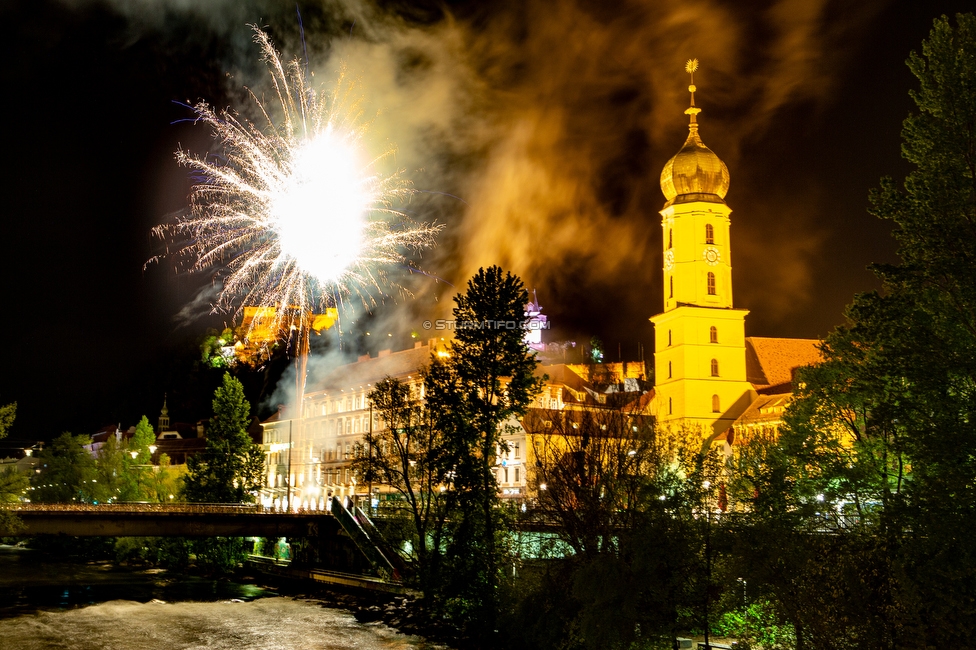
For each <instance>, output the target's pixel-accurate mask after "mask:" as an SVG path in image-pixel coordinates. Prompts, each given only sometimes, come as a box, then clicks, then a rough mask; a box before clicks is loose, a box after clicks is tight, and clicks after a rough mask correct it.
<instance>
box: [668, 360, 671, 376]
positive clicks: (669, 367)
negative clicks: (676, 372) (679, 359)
mask: <svg viewBox="0 0 976 650" xmlns="http://www.w3.org/2000/svg"><path fill="white" fill-rule="evenodd" d="M668 379H671V362H670V361H668Z"/></svg>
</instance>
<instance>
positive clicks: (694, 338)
mask: <svg viewBox="0 0 976 650" xmlns="http://www.w3.org/2000/svg"><path fill="white" fill-rule="evenodd" d="M697 68H698V61H697V59H692V60H690V61H688V64H687V65H686V66H685V69H686V71H687V72H688V73H689V74H691V85H690V86H689V87H688V90H689V92H690V93H691V106H690V107H689V108H688V109H687V110H686V111H685V114H687V115H688V116H689V117H690V123H689V124H688V131H689V132H688V139H687V140H686V141H685V144H684V146H683V147H682V148H681V150H680V151H679V152H678V153H677V154H675V155H674V157H672V158H671V160H669V161H668V162H667V164H666V165H665V166H664V170H663V171H662V172H661V190H662V191H663V192H664V196H665V198H666V199H667V202H666V203H665V204H664V209H663V210H661V217H662V221H661V225H662V227H663V229H664V232H663V242H664V255H663V259H664V311H663V312H662V313H660V314H657V315H656V316H653V317H652V318H651V322H653V323H654V339H655V345H654V371H655V411H656V414H657V416H658V419H659V420H661V421H663V422H665V423H669V424H670V425H672V426H677V427H684V428H686V429H688V431H689V433H692V432H695V431H698V432H700V433H701V435H702V437H703V438H710V437H712V436H714V435H716V434H719V433H721V432H722V431H724V430H725V429H726V428H727V427H728V426H729V425H731V424H732V422H733V421H734V419H735V417H736V416H737V415H738V414H739V413H741V412H742V411H743V410H744V409H745V407H746V406H747V405H748V404H749V403H751V401H752V399H753V398H754V397H755V392H754V390H753V388H752V385H751V384H750V383H749V382H747V381H746V365H745V318H746V315H747V314H748V313H749V312H748V310H745V309H735V308H733V306H732V252H731V246H730V240H729V224H730V221H729V215H730V214H731V213H732V210H731V209H730V208H729V206H728V205H727V204H726V203H725V195H726V193H727V192H728V189H729V170H728V168H727V167H726V166H725V163H724V162H722V160H721V159H720V158H719V157H718V156H716V155H715V154H714V153H713V152H712V150H711V149H709V148H708V147H706V146H705V144H704V143H703V142H702V140H701V138H700V137H699V135H698V120H697V116H698V113H700V112H701V109H699V108H697V107H696V106H695V90H696V88H695V82H694V79H695V76H694V73H695V70H696V69H697Z"/></svg>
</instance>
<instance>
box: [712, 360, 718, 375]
mask: <svg viewBox="0 0 976 650" xmlns="http://www.w3.org/2000/svg"><path fill="white" fill-rule="evenodd" d="M712 377H718V359H712Z"/></svg>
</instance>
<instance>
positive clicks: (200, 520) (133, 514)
mask: <svg viewBox="0 0 976 650" xmlns="http://www.w3.org/2000/svg"><path fill="white" fill-rule="evenodd" d="M6 510H7V511H8V512H11V513H13V514H15V515H17V517H18V518H19V519H20V520H21V521H22V522H23V523H24V526H25V527H24V528H22V529H18V530H4V529H3V528H0V537H29V536H34V535H68V536H72V537H273V538H278V537H320V536H332V535H335V534H337V533H338V531H339V522H338V521H336V518H335V517H333V516H332V515H330V514H328V513H327V512H324V511H294V512H283V511H280V510H268V509H265V508H262V507H261V506H250V505H240V506H238V505H226V504H155V503H132V504H128V503H121V504H107V505H87V504H85V505H82V504H78V505H75V504H70V505H67V504H17V505H11V506H8V507H7V508H6Z"/></svg>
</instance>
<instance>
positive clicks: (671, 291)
mask: <svg viewBox="0 0 976 650" xmlns="http://www.w3.org/2000/svg"><path fill="white" fill-rule="evenodd" d="M709 275H712V274H711V273H709ZM668 298H674V276H671V277H670V278H668Z"/></svg>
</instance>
